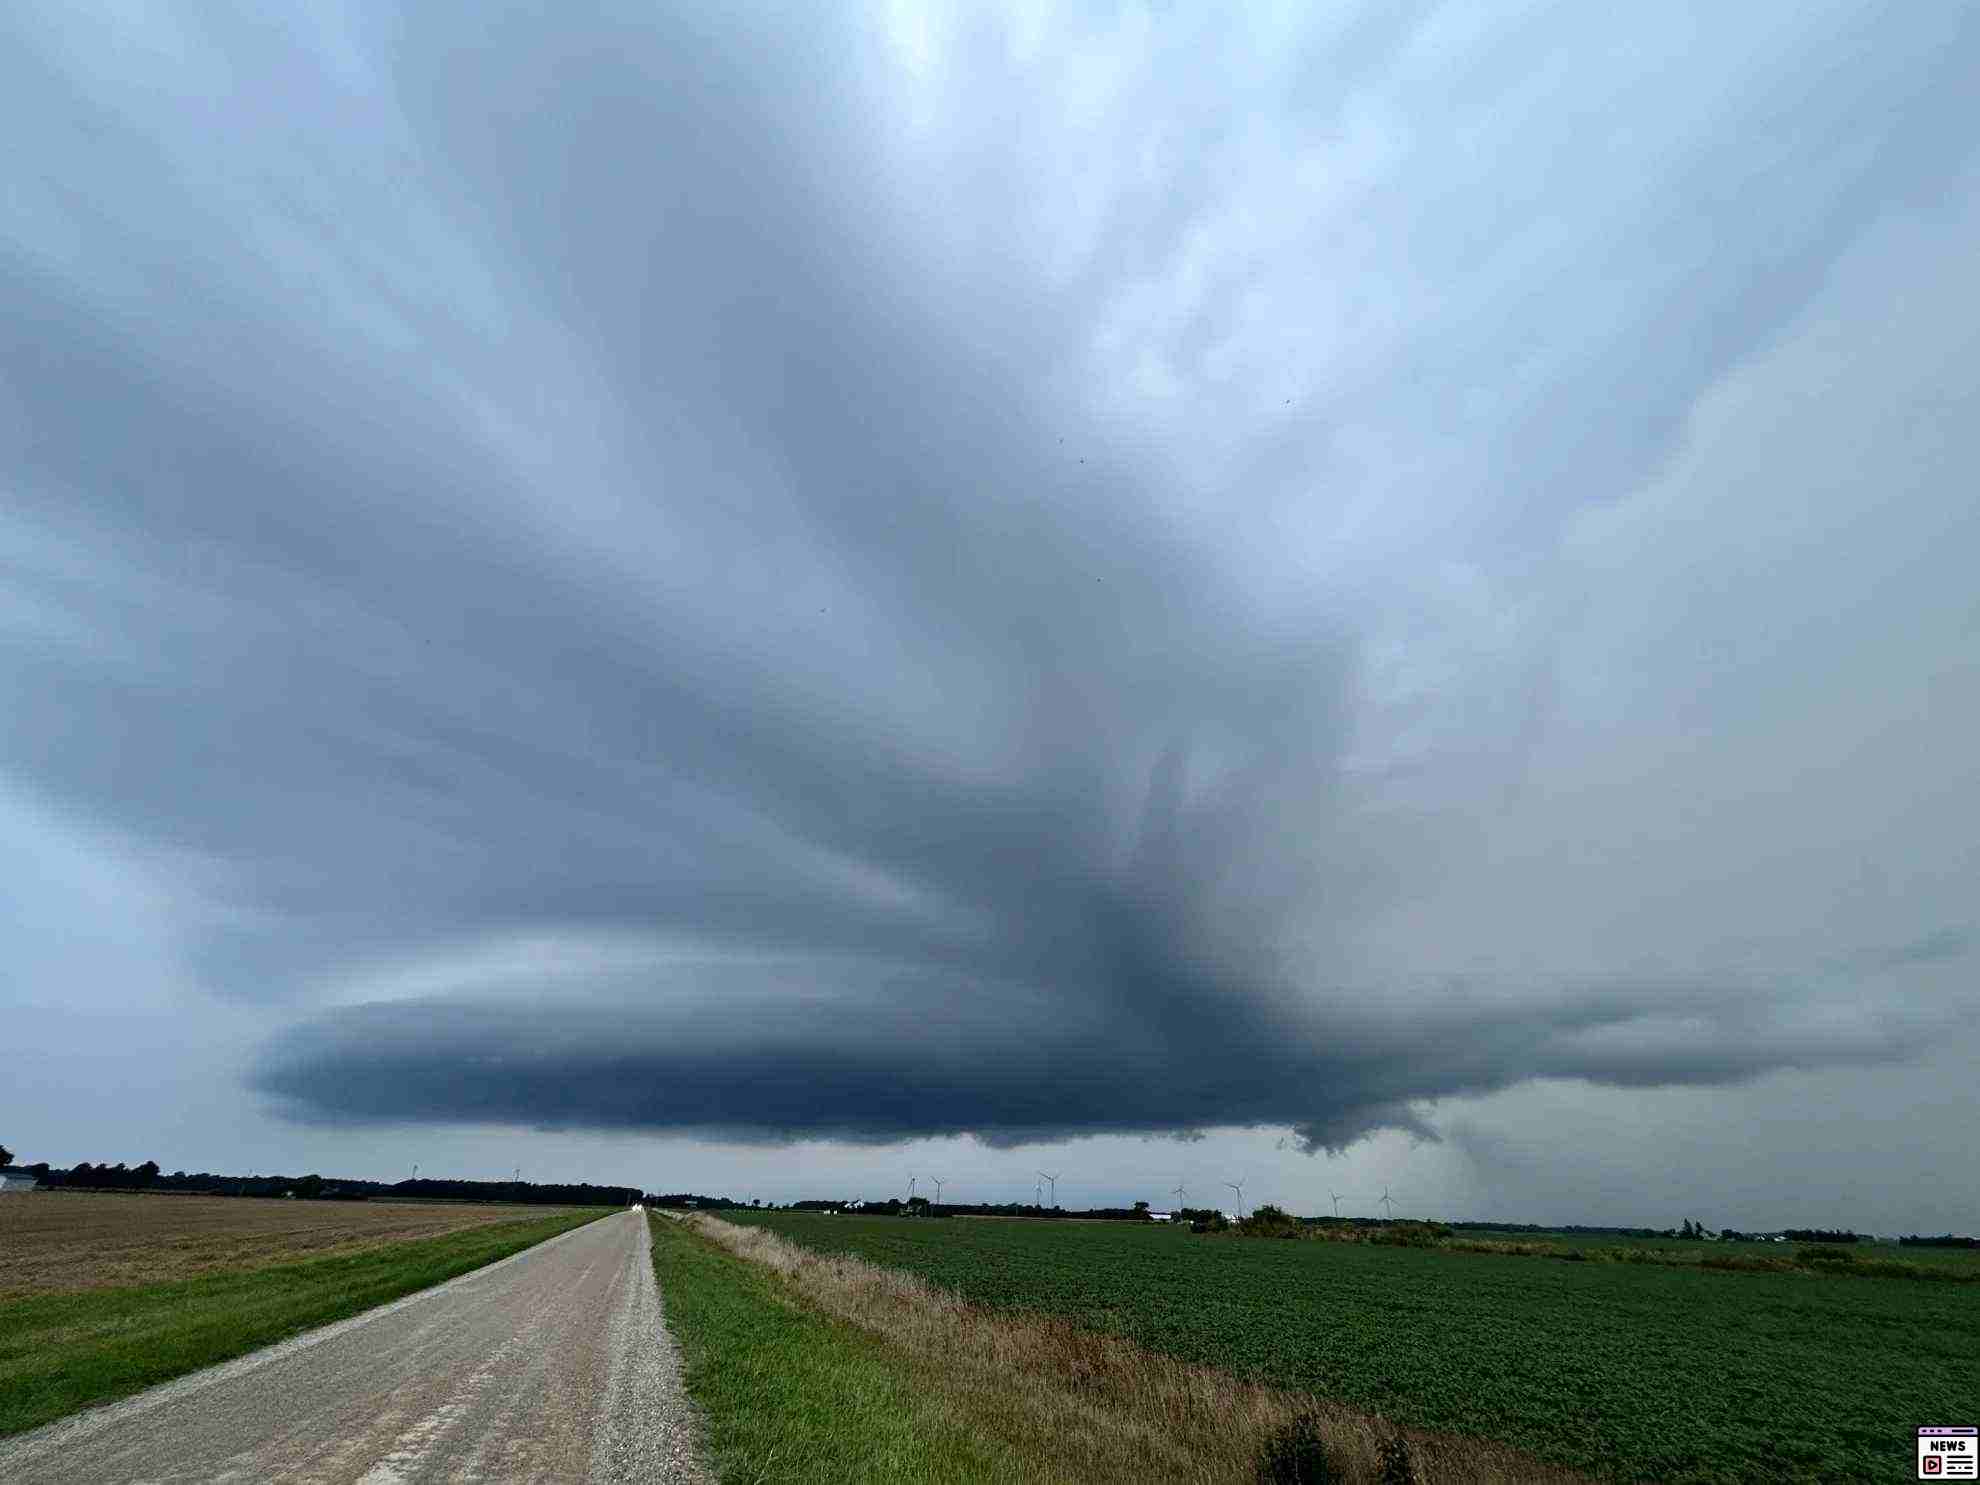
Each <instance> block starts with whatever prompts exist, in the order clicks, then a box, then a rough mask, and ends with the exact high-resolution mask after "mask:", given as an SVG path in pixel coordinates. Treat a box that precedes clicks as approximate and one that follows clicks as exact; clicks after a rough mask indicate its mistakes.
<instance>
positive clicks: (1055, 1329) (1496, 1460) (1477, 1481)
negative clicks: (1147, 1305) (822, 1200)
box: [685, 1214, 1587, 1485]
mask: <svg viewBox="0 0 1980 1485" xmlns="http://www.w3.org/2000/svg"><path fill="white" fill-rule="evenodd" d="M685 1220H687V1221H688V1222H690V1223H691V1225H692V1226H693V1227H694V1228H695V1229H696V1230H698V1231H700V1232H701V1233H703V1234H704V1235H706V1236H707V1237H709V1238H711V1239H713V1240H714V1241H715V1242H717V1243H719V1244H721V1245H722V1246H723V1247H724V1248H726V1249H728V1250H729V1251H730V1252H732V1253H734V1254H736V1255H737V1256H739V1257H741V1258H744V1259H746V1260H748V1261H749V1262H751V1263H755V1264H760V1265H762V1266H763V1267H765V1268H767V1269H770V1270H772V1271H774V1272H776V1273H778V1274H780V1275H782V1276H783V1278H784V1279H785V1281H786V1282H787V1283H788V1284H789V1286H790V1288H791V1289H792V1290H793V1292H794V1294H795V1295H796V1296H797V1297H798V1298H799V1299H801V1300H802V1301H803V1302H804V1303H806V1304H808V1305H810V1306H812V1307H814V1308H815V1309H817V1310H818V1311H820V1312H822V1313H824V1314H827V1315H830V1316H832V1317H834V1318H836V1319H839V1320H842V1321H845V1322H847V1323H849V1324H851V1325H854V1326H856V1327H858V1328H859V1329H861V1330H863V1331H866V1332H868V1333H870V1334H873V1335H876V1336H879V1337H881V1338H883V1339H885V1340H886V1341H888V1342H890V1343H891V1344H893V1345H895V1346H898V1347H899V1348H901V1350H902V1351H903V1352H904V1353H905V1354H906V1355H907V1356H908V1358H909V1359H910V1360H911V1362H912V1364H913V1366H914V1368H915V1372H916V1375H917V1377H918V1379H919V1380H920V1382H921V1385H922V1386H923V1387H924V1388H925V1389H927V1390H928V1391H930V1392H932V1393H934V1394H935V1395H937V1396H938V1397H940V1398H941V1399H942V1401H943V1404H944V1406H945V1407H946V1408H947V1409H949V1410H951V1411H952V1412H953V1414H954V1415H955V1416H957V1417H958V1418H959V1419H966V1420H967V1421H968V1423H969V1425H970V1426H971V1427H975V1428H984V1429H988V1430H990V1431H992V1432H993V1433H994V1434H995V1435H996V1436H997V1437H999V1438H1002V1439H1004V1440H1006V1441H1007V1442H1009V1443H1010V1444H1011V1445H1012V1446H1013V1447H1014V1452H1015V1454H1016V1455H1017V1457H1019V1458H1021V1459H1024V1460H1030V1461H1036V1462H1037V1464H1036V1470H1035V1472H1027V1473H1025V1474H1024V1475H1022V1476H1020V1478H1023V1479H1028V1480H1030V1479H1036V1480H1080V1481H1096V1482H1107V1481H1130V1480H1132V1481H1135V1482H1145V1481H1148V1480H1174V1481H1204V1482H1209V1481H1239V1480H1244V1481H1250V1480H1257V1479H1259V1478H1261V1474H1260V1470H1261V1465H1262V1463H1263V1461H1264V1460H1265V1459H1266V1457H1267V1454H1268V1451H1270V1450H1271V1448H1272V1446H1273V1443H1274V1441H1275V1440H1276V1441H1281V1443H1282V1444H1283V1442H1284V1441H1286V1440H1290V1439H1292V1438H1294V1437H1296V1436H1297V1434H1298V1432H1299V1430H1300V1429H1301V1426H1302V1425H1303V1424H1306V1425H1312V1426H1313V1427H1315V1428H1317V1431H1318V1434H1319V1436H1320V1438H1321V1439H1323V1440H1324V1441H1325V1445H1326V1452H1327V1455H1328V1464H1329V1466H1330V1467H1331V1468H1330V1471H1329V1473H1328V1474H1326V1475H1324V1476H1323V1475H1308V1476H1298V1475H1283V1476H1280V1478H1288V1479H1292V1478H1309V1479H1323V1478H1324V1479H1333V1480H1340V1481H1347V1482H1355V1485H1382V1482H1383V1481H1384V1479H1385V1475H1384V1458H1383V1455H1384V1451H1385V1446H1386V1448H1387V1449H1388V1451H1389V1452H1390V1453H1391V1454H1393V1452H1394V1441H1395V1440H1396V1439H1397V1438H1399V1437H1400V1438H1401V1439H1402V1440H1403V1441H1404V1443H1405V1445H1406V1447H1407V1451H1408V1455H1409V1458H1410V1461H1411V1466H1412V1469H1413V1474H1414V1478H1415V1479H1416V1480H1418V1481H1420V1482H1422V1485H1440V1482H1446V1481H1449V1482H1459V1481H1462V1482H1466V1485H1586V1482H1587V1477H1586V1476H1583V1475H1578V1474H1575V1473H1574V1472H1572V1471H1569V1470H1564V1469H1560V1468H1557V1467H1554V1466H1550V1465H1544V1464H1540V1463H1538V1462H1536V1461H1534V1460H1532V1459H1529V1458H1526V1457H1525V1456H1523V1455H1521V1454H1519V1453H1517V1452H1516V1451H1514V1450H1512V1449H1509V1448H1506V1447H1504V1446H1502V1445H1498V1444H1493V1443H1490V1442H1487V1441H1484V1440H1480V1439H1470V1438H1460V1437H1455V1436H1452V1435H1447V1434H1436V1433H1430V1432H1426V1431H1424V1430H1421V1429H1398V1428H1395V1427H1393V1426H1392V1425H1390V1424H1389V1423H1387V1422H1385V1421H1384V1420H1382V1419H1380V1418H1377V1417H1373V1416H1371V1415H1369V1414H1366V1413H1360V1412H1356V1411H1354V1410H1353V1409H1350V1408H1346V1407H1342V1406H1340V1405H1339V1404H1336V1403H1331V1402H1327V1401H1324V1400H1320V1399H1315V1398H1310V1397H1302V1396H1298V1395H1296V1394H1293V1393H1288V1392H1283V1391H1278V1390H1276V1389H1273V1388H1269V1387H1262V1386H1258V1385H1256V1384H1253V1383H1249V1382H1244V1381H1241V1380H1239V1379H1237V1378H1235V1377H1231V1376H1228V1375H1226V1374H1224V1373H1222V1372H1218V1371H1215V1370H1212V1369H1210V1368H1207V1367H1199V1366H1188V1365H1185V1364H1184V1363H1182V1362H1179V1361H1175V1360H1172V1359H1171V1358H1169V1357H1165V1356H1160V1355H1156V1354H1154V1353H1152V1352H1149V1351H1145V1350H1143V1349H1142V1348H1140V1347H1138V1346H1136V1345H1134V1344H1132V1343H1131V1342H1129V1341H1125V1340H1122V1339H1120V1338H1118V1337H1115V1336H1108V1335H1102V1334H1098V1333H1096V1332H1093V1331H1090V1330H1085V1329H1082V1328H1081V1327H1079V1326H1076V1325H1072V1324H1069V1323H1067V1322H1064V1321H1060V1320H1055V1319H1052V1318H1049V1317H1044V1316H1035V1315H1014V1314H1009V1313H1003V1312H993V1311H989V1310H985V1309H983V1308H981V1307H978V1306H975V1305H971V1304H967V1303H965V1302H964V1301H963V1300H961V1299H960V1298H958V1297H957V1296H956V1295H954V1294H952V1293H950V1292H949V1291H947V1290H944V1289H940V1288H938V1287H936V1286H935V1285H933V1284H930V1283H928V1282H927V1281H925V1280H923V1279H921V1278H919V1277H917V1276H916V1275H913V1274H909V1273H903V1272H901V1271H899V1270H897V1269H889V1268H883V1267H880V1266H879V1265H877V1264H872V1263H868V1262H866V1261H865V1260H864V1259H859V1258H854V1257H850V1256H848V1255H844V1254H821V1253H815V1252H813V1251H811V1250H810V1249H807V1248H803V1247H800V1246H798V1245H797V1244H795V1243H791V1242H789V1241H787V1240H785V1239H784V1238H782V1237H779V1236H778V1235H777V1234H775V1233H773V1232H768V1231H765V1230H764V1229H762V1228H757V1227H739V1226H737V1225H735V1224H734V1223H730V1222H724V1221H721V1220H720V1219H719V1218H715V1217H710V1216H707V1215H705V1214H703V1215H697V1216H694V1217H691V1218H688V1219H685ZM1394 1469H1395V1467H1394V1465H1393V1464H1390V1465H1389V1470H1390V1473H1389V1474H1388V1475H1387V1477H1386V1478H1387V1479H1388V1480H1394V1479H1396V1478H1397V1476H1396V1474H1395V1473H1394Z"/></svg>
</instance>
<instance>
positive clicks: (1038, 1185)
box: [1031, 1181, 1045, 1212]
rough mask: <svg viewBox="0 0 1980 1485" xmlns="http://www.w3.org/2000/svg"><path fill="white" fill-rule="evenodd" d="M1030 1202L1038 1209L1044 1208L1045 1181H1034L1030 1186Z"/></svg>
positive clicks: (1042, 1209)
mask: <svg viewBox="0 0 1980 1485" xmlns="http://www.w3.org/2000/svg"><path fill="white" fill-rule="evenodd" d="M1031 1204H1032V1205H1033V1206H1034V1207H1037V1208H1038V1210H1039V1211H1041V1212H1042V1211H1044V1210H1045V1183H1044V1182H1043V1181H1034V1182H1033V1183H1032V1186H1031Z"/></svg>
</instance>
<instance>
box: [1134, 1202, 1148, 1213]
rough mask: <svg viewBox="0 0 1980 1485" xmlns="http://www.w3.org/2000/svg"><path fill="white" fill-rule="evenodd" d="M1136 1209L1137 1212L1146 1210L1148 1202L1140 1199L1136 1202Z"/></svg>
mask: <svg viewBox="0 0 1980 1485" xmlns="http://www.w3.org/2000/svg"><path fill="white" fill-rule="evenodd" d="M1134 1209H1135V1210H1136V1211H1137V1212H1145V1211H1147V1210H1148V1203H1147V1202H1145V1201H1138V1202H1136V1203H1135V1204H1134Z"/></svg>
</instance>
